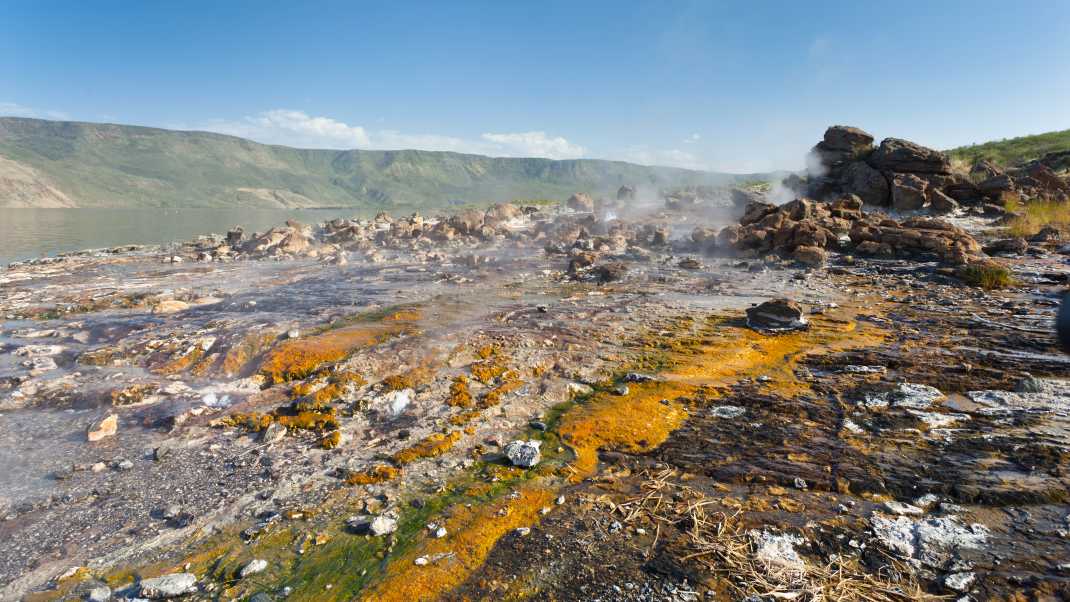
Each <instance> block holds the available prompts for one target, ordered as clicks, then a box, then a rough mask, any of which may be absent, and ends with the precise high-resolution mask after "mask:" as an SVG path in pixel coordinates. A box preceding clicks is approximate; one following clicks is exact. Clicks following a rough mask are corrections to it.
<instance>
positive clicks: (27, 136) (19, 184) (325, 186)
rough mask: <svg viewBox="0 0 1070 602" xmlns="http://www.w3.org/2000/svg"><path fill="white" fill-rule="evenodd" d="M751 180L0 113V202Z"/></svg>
mask: <svg viewBox="0 0 1070 602" xmlns="http://www.w3.org/2000/svg"><path fill="white" fill-rule="evenodd" d="M748 178H753V176H742V175H741V176H733V175H729V174H719V173H711V172H700V171H690V170H684V169H675V168H669V167H645V166H641V165H633V164H630V163H624V162H620V161H603V160H594V159H579V160H570V161H554V160H550V159H525V158H493V157H483V156H480V155H466V154H460V153H452V152H432V151H417V150H399V151H368V150H345V151H340V150H305V149H296V148H288V147H283V146H269V145H265V144H258V143H256V142H252V141H249V140H245V139H242V138H236V137H234V136H225V135H222V134H213V133H208V132H183V131H172V130H163V129H157V128H147V127H137V126H125V125H111V124H97V123H79V122H68V121H45V120H40V119H24V118H15V117H6V118H0V207H233V206H250V207H252V206H256V207H363V208H386V209H389V208H416V207H436V206H445V205H448V204H454V203H484V202H491V201H500V200H509V199H518V198H519V199H534V198H565V197H567V196H568V195H570V194H572V193H574V192H577V191H587V192H591V193H595V194H606V193H612V192H615V191H616V189H617V188H618V187H619V186H621V185H622V184H628V185H631V186H637V187H639V188H640V189H658V188H669V187H677V186H688V185H701V184H705V185H723V184H727V183H731V182H733V181H736V180H744V179H748Z"/></svg>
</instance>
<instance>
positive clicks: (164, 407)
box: [0, 195, 1070, 602]
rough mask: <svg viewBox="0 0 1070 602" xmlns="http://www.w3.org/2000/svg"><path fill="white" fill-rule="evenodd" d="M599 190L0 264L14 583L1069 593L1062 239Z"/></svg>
mask: <svg viewBox="0 0 1070 602" xmlns="http://www.w3.org/2000/svg"><path fill="white" fill-rule="evenodd" d="M588 201H589V199H585V198H582V195H578V196H577V197H575V198H574V199H572V200H570V203H569V205H570V209H571V211H568V212H564V213H561V212H559V211H558V210H557V209H535V208H531V209H525V208H517V207H511V206H508V207H507V206H498V207H496V208H493V209H492V210H491V211H490V212H488V213H486V214H483V213H479V215H478V216H476V215H473V214H472V213H470V212H469V213H467V214H462V215H458V216H454V217H452V218H448V219H441V220H434V219H426V220H425V219H423V218H415V217H413V218H406V219H390V218H386V217H385V216H384V217H381V218H378V219H376V220H370V221H369V220H365V221H353V222H347V221H345V220H337V221H336V222H333V223H329V224H324V225H319V226H314V227H311V226H304V225H301V224H289V225H287V226H286V227H284V228H283V227H280V228H278V229H276V231H272V232H268V233H262V234H255V235H251V236H248V235H245V234H244V233H241V232H232V233H230V234H229V235H228V236H227V237H225V238H224V237H215V238H205V239H202V240H199V241H192V242H191V243H189V244H188V245H186V246H185V247H183V248H182V250H181V251H179V252H177V254H172V251H171V250H170V249H168V250H167V252H166V253H164V252H163V250H162V249H155V248H129V249H117V250H113V251H111V252H96V253H85V254H75V255H72V256H68V257H65V258H61V259H59V260H55V261H43V262H30V263H25V264H19V265H14V266H10V267H9V268H8V269H7V270H6V271H4V272H0V316H3V317H4V321H3V322H2V323H0V408H2V409H0V460H2V461H3V464H4V466H5V467H10V469H9V470H6V471H4V474H2V475H0V516H2V520H0V535H2V536H3V537H4V540H5V545H4V546H2V547H0V588H2V589H0V592H2V593H0V597H4V598H5V599H9V598H10V599H20V598H24V597H25V598H28V599H64V598H66V599H86V598H90V599H91V597H92V596H94V595H96V596H98V598H100V599H128V598H138V597H160V596H164V595H166V594H169V593H171V594H174V595H175V596H185V597H187V598H189V599H220V600H223V599H226V600H229V599H255V600H258V601H261V602H262V601H263V600H283V599H287V600H334V599H337V600H348V599H371V600H432V599H457V600H467V599H472V600H475V599H486V600H502V599H537V600H543V599H544V600H580V599H582V600H698V599H739V600H743V599H755V600H756V599H770V600H771V599H800V600H825V599H841V600H853V599H868V600H907V599H919V598H925V597H934V598H935V597H947V598H950V599H960V598H962V597H968V598H970V599H977V600H983V599H1007V600H1033V599H1035V600H1049V599H1060V597H1070V593H1067V591H1066V583H1067V581H1066V579H1067V575H1070V504H1068V502H1067V499H1066V490H1067V475H1066V474H1065V466H1066V464H1065V463H1066V459H1065V458H1066V453H1067V449H1068V447H1067V445H1068V443H1070V442H1068V441H1067V424H1066V421H1067V412H1068V410H1070V408H1068V407H1067V406H1068V403H1070V385H1068V384H1067V383H1068V382H1070V381H1067V377H1068V376H1070V356H1066V355H1064V354H1062V353H1061V352H1060V351H1059V350H1058V349H1057V347H1056V342H1055V339H1054V335H1053V333H1052V332H1051V323H1052V318H1053V316H1054V312H1055V310H1056V308H1057V302H1058V295H1059V293H1060V292H1061V290H1062V287H1064V286H1065V282H1066V278H1067V274H1070V267H1068V266H1067V264H1066V259H1065V257H1064V256H1062V255H1059V254H1058V253H1057V252H1056V251H1057V245H1056V244H1054V243H1050V242H1049V243H1045V244H1034V245H1027V250H1025V251H1023V253H1020V254H1018V255H1015V256H1012V257H1009V258H1006V259H1004V260H1003V261H1004V262H1005V265H1007V266H1009V268H1010V269H1011V270H1012V271H1013V272H1014V274H1015V277H1016V281H1017V283H1016V284H1015V285H1014V286H1012V287H1010V288H1007V289H1003V290H998V291H986V290H983V289H980V288H974V287H971V286H967V285H966V284H964V282H963V281H962V280H961V278H960V276H961V274H960V273H959V271H958V268H959V267H961V266H958V267H956V266H954V265H948V263H947V256H945V255H942V254H941V253H942V252H943V251H942V249H944V248H945V247H942V246H940V245H942V244H944V242H939V243H938V244H935V246H933V245H930V246H931V250H932V251H933V252H931V253H928V254H926V253H925V250H926V249H929V247H930V246H927V245H928V243H926V242H924V241H925V240H926V239H925V236H929V235H927V234H925V233H927V232H928V233H932V232H944V233H946V232H953V237H950V238H949V237H948V236H946V235H945V234H932V235H931V236H933V237H935V238H940V237H943V238H940V240H941V241H951V242H948V243H947V245H948V246H947V247H946V248H948V249H953V250H954V249H963V250H964V251H963V252H962V253H958V252H957V251H956V253H957V254H955V255H956V257H958V256H959V255H962V256H967V255H968V256H971V257H972V256H974V255H981V250H980V247H981V245H980V244H978V243H976V242H973V241H972V238H969V239H967V238H965V237H969V234H966V233H967V232H971V233H973V234H974V235H975V236H977V237H979V238H980V239H981V241H982V242H984V241H985V240H986V239H987V237H988V236H989V235H988V234H984V233H983V231H982V229H983V228H986V227H988V226H989V223H988V222H986V221H984V220H979V219H972V220H959V221H958V222H957V223H958V224H959V226H962V227H963V228H965V229H962V230H958V229H956V230H948V229H944V230H940V228H942V226H941V227H940V228H937V227H932V226H931V224H928V223H925V224H922V226H921V227H915V226H910V225H908V226H905V227H901V226H899V225H895V226H893V225H892V224H896V222H891V223H888V222H887V221H880V219H879V218H872V217H866V218H865V219H861V218H859V217H857V216H855V217H852V215H854V214H853V213H852V212H854V211H856V210H857V207H854V206H853V205H850V204H847V205H839V206H836V207H834V209H833V212H832V213H829V212H828V211H826V212H824V213H822V210H820V208H818V209H812V208H806V207H808V206H805V207H803V208H802V209H799V206H798V205H796V206H793V207H790V208H789V209H787V210H785V212H782V213H785V215H787V213H790V214H791V215H788V216H787V217H781V218H777V220H779V221H778V222H777V223H778V224H779V225H778V226H777V227H782V226H783V224H784V223H785V220H787V222H788V223H795V222H805V221H806V220H807V219H810V218H811V217H813V216H814V215H816V216H817V217H816V218H815V219H820V220H825V221H822V224H824V225H823V226H822V227H828V228H836V227H839V226H838V225H837V224H838V222H836V220H844V223H843V224H841V225H842V226H843V227H845V228H846V229H851V227H852V226H851V224H852V223H856V224H859V223H865V224H877V225H874V226H870V225H867V226H866V227H867V228H879V229H880V233H881V234H879V236H883V238H881V239H880V240H881V243H880V244H888V245H890V247H889V249H891V251H889V249H879V251H880V252H879V253H874V255H876V256H873V257H865V256H862V255H858V256H855V255H854V254H852V253H851V252H850V249H849V247H847V246H846V245H848V244H849V243H847V242H842V243H837V244H829V245H828V247H829V248H830V251H829V254H828V255H827V256H825V255H824V254H823V255H822V257H821V258H819V259H820V261H816V262H815V261H809V260H807V261H801V260H800V259H799V258H789V259H781V258H779V257H776V256H768V257H761V256H759V255H758V253H755V252H754V251H753V248H751V249H750V250H743V251H739V250H738V249H737V250H732V249H725V248H724V246H723V244H722V246H720V247H718V248H714V247H717V245H716V244H714V243H713V242H712V241H713V240H715V239H716V232H715V231H714V237H713V239H709V238H708V237H707V235H706V234H705V231H704V230H702V229H703V228H712V229H716V228H717V227H719V226H723V225H726V224H727V223H728V220H729V217H728V216H729V215H730V214H731V207H728V208H725V209H717V210H710V209H709V208H704V209H701V210H700V209H699V208H689V207H684V208H680V207H674V208H673V209H672V210H670V211H664V210H655V211H650V212H648V213H646V214H644V215H643V216H641V217H639V216H634V215H633V216H628V215H625V216H624V219H617V216H616V215H614V214H611V213H610V212H608V211H606V208H605V207H595V206H594V204H593V203H590V204H588ZM748 208H749V207H740V208H739V209H738V210H737V215H738V214H742V213H744V210H746V209H748ZM797 210H798V211H797ZM592 211H593V213H592ZM761 211H762V212H763V215H765V216H767V217H768V216H769V209H767V208H763V209H761ZM800 211H801V213H800ZM836 211H839V212H840V213H835V212H836ZM613 213H616V211H613ZM752 215H753V213H752ZM844 216H846V217H844ZM762 219H764V218H762ZM852 220H855V221H854V222H852ZM763 223H766V222H763ZM770 223H771V222H770ZM792 227H793V228H795V231H796V232H800V231H801V230H800V228H799V227H798V226H792ZM736 228H737V229H738V227H736ZM867 232H871V231H869V230H867ZM867 236H869V234H867ZM904 239H906V240H909V241H910V243H909V248H906V249H905V251H906V255H909V256H906V255H904V256H900V257H899V258H895V257H889V255H896V252H895V250H896V249H899V248H900V246H899V244H900V243H899V242H898V241H901V240H904ZM919 241H921V242H919ZM861 242H865V241H859V244H860V243H861ZM748 244H749V243H748ZM837 245H843V246H842V247H840V246H837ZM804 246H805V245H804ZM823 247H824V245H823ZM919 249H921V250H922V252H921V253H920V254H913V253H915V252H916V251H918V250H919ZM951 254H952V253H949V254H946V255H951ZM805 259H809V258H805ZM807 264H808V265H807ZM775 297H790V298H793V299H794V300H796V301H797V302H798V303H799V304H800V305H801V307H802V310H803V312H804V315H805V318H806V321H807V322H808V328H807V329H806V330H802V331H793V332H787V333H781V334H772V333H769V332H758V331H756V330H754V329H752V328H748V326H747V322H746V319H745V316H744V311H745V310H746V309H747V308H748V307H751V306H752V305H754V304H756V303H759V302H762V301H765V300H767V299H770V298H775ZM109 416H114V417H115V425H116V428H115V430H114V432H112V430H111V429H110V428H109V426H108V425H107V424H103V425H101V424H100V423H101V421H104V420H105V419H106V418H108V417H109ZM90 439H94V440H92V441H91V440H90ZM514 441H532V442H537V443H538V446H537V447H538V450H539V453H538V454H537V457H536V458H534V460H536V461H532V462H530V463H529V462H527V461H526V460H521V459H519V458H521V456H517V455H515V454H514V453H507V451H508V450H512V451H515V449H516V448H515V447H514V448H510V447H509V444H510V443H511V442H514ZM533 445H534V444H533ZM510 458H512V459H510ZM528 459H530V458H528ZM517 464H522V465H520V466H518V465H517ZM528 464H531V466H528ZM161 575H164V576H166V575H180V576H177V577H169V578H167V579H170V581H165V582H162V583H161V582H154V581H151V579H152V578H154V577H157V576H161ZM186 575H188V577H187V576H186ZM105 593H106V594H107V596H105ZM109 597H110V598H109Z"/></svg>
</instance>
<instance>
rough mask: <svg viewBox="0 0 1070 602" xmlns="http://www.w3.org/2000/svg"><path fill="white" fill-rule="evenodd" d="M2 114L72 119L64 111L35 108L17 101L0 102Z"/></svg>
mask: <svg viewBox="0 0 1070 602" xmlns="http://www.w3.org/2000/svg"><path fill="white" fill-rule="evenodd" d="M0 115H3V116H6V117H35V118H37V119H59V120H66V119H70V115H68V114H66V113H64V112H63V111H52V110H48V109H35V108H33V107H27V106H23V105H20V104H18V103H16V102H0Z"/></svg>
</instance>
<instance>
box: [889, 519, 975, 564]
mask: <svg viewBox="0 0 1070 602" xmlns="http://www.w3.org/2000/svg"><path fill="white" fill-rule="evenodd" d="M871 525H872V528H873V533H874V535H876V536H877V539H878V540H880V542H881V543H882V544H883V545H884V546H885V547H886V548H888V549H889V550H891V551H892V552H894V553H895V554H897V555H898V556H900V557H901V558H904V559H907V560H913V561H917V562H920V563H921V564H924V565H926V566H928V567H931V568H935V569H942V568H945V567H946V566H948V565H950V564H951V561H952V560H953V557H954V556H955V555H957V553H958V552H959V551H960V550H965V549H980V548H981V547H982V546H983V545H984V543H985V541H986V540H987V539H988V528H987V527H985V526H984V525H981V524H972V525H964V524H962V523H961V522H960V521H959V520H958V519H957V518H955V517H953V516H949V517H938V518H927V519H918V518H912V517H909V516H897V517H896V518H894V519H891V518H887V517H884V516H881V515H879V514H875V515H873V518H872V519H871Z"/></svg>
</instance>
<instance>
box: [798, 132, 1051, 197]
mask: <svg viewBox="0 0 1070 602" xmlns="http://www.w3.org/2000/svg"><path fill="white" fill-rule="evenodd" d="M1066 154H1067V157H1061V156H1055V155H1057V153H1052V154H1049V155H1046V156H1045V157H1044V158H1042V159H1040V160H1037V161H1032V162H1030V163H1028V164H1026V165H1023V166H1020V167H1016V168H1011V169H1004V168H1001V167H999V166H997V165H995V164H993V163H991V162H989V161H986V160H981V161H978V162H977V163H976V164H975V165H973V166H972V168H971V169H970V171H969V173H964V172H956V171H955V170H953V169H952V164H951V158H950V157H949V156H948V155H947V154H946V153H943V152H940V151H937V150H933V149H931V148H927V147H924V146H922V145H920V144H917V143H914V142H911V141H909V140H903V139H901V138H885V139H884V140H882V141H881V143H880V144H879V145H878V146H876V147H874V146H873V136H871V135H869V134H868V133H866V132H865V131H863V130H860V129H858V128H855V127H850V126H842V125H834V126H832V127H830V128H828V129H827V130H826V131H825V136H824V138H823V139H822V140H821V142H818V143H817V144H816V145H815V146H814V148H813V149H812V150H811V156H812V158H813V160H812V161H811V162H810V163H811V164H812V169H811V172H812V173H811V174H810V175H809V176H807V177H805V178H802V177H799V176H797V175H794V174H793V175H791V176H789V177H788V178H786V179H785V180H784V185H785V186H787V187H788V188H789V189H791V190H794V191H795V192H797V193H798V194H800V195H802V196H806V197H809V198H814V199H818V200H834V199H837V198H839V197H840V196H842V195H845V194H853V195H856V196H858V197H859V198H860V199H862V201H863V202H864V203H866V205H868V206H872V207H891V208H893V209H896V210H898V211H921V210H928V211H929V212H931V213H934V214H947V213H952V212H954V211H956V210H958V209H960V207H962V206H967V207H976V209H977V211H980V212H983V213H984V214H986V215H1000V214H1001V213H1002V212H1003V209H1002V208H1003V207H1005V206H1006V204H1007V202H1008V201H1009V200H1011V199H1012V198H1019V199H1022V200H1030V199H1036V198H1040V199H1049V200H1058V201H1068V200H1070V182H1068V181H1067V180H1066V179H1065V178H1062V177H1060V176H1059V175H1058V174H1057V173H1056V171H1055V170H1057V169H1061V168H1062V167H1061V166H1063V165H1064V163H1070V153H1066Z"/></svg>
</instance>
